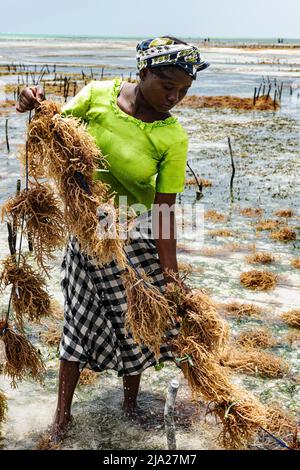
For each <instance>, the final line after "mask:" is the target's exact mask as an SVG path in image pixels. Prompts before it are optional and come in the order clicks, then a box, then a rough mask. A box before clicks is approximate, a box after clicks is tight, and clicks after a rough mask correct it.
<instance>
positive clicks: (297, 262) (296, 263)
mask: <svg viewBox="0 0 300 470" xmlns="http://www.w3.org/2000/svg"><path fill="white" fill-rule="evenodd" d="M291 265H292V266H293V268H296V269H300V258H294V259H292V261H291Z"/></svg>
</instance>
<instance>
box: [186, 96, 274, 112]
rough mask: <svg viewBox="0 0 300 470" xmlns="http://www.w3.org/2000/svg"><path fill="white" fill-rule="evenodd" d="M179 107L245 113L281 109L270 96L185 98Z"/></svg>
mask: <svg viewBox="0 0 300 470" xmlns="http://www.w3.org/2000/svg"><path fill="white" fill-rule="evenodd" d="M179 106H184V107H189V108H195V109H201V108H229V109H235V110H243V111H252V110H257V111H274V110H275V111H276V110H277V109H279V108H280V104H279V102H278V101H274V99H272V98H271V97H270V96H260V97H259V98H257V99H256V100H255V103H254V101H253V98H240V97H238V96H197V95H189V96H185V97H184V98H183V100H182V101H181V102H180V104H179Z"/></svg>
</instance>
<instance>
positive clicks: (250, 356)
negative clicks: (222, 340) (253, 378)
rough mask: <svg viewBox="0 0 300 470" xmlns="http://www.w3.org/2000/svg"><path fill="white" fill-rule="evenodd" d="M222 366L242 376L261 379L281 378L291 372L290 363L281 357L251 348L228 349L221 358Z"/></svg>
mask: <svg viewBox="0 0 300 470" xmlns="http://www.w3.org/2000/svg"><path fill="white" fill-rule="evenodd" d="M220 364H221V365H222V366H224V367H230V368H231V369H234V370H235V371H236V372H239V373H241V374H248V375H260V376H261V377H270V378H279V377H284V376H285V375H286V374H287V373H288V372H289V365H288V363H287V362H286V361H284V360H283V359H281V358H280V357H277V356H275V355H274V354H269V353H266V352H262V351H256V350H255V349H252V350H251V349H249V348H247V349H243V348H240V349H237V348H234V347H230V348H227V349H226V350H224V351H223V353H222V355H221V357H220Z"/></svg>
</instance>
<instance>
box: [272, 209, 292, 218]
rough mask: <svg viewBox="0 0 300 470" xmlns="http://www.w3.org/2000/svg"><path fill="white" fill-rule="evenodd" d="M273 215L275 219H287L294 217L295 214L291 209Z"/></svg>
mask: <svg viewBox="0 0 300 470" xmlns="http://www.w3.org/2000/svg"><path fill="white" fill-rule="evenodd" d="M275 215H276V216H277V217H285V218H288V217H294V215H295V213H294V211H293V209H281V210H279V211H277V212H275Z"/></svg>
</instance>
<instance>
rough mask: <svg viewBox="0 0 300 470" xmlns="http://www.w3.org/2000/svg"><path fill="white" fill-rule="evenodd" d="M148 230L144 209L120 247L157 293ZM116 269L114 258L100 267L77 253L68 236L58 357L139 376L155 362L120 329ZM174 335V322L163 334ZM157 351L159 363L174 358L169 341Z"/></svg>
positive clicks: (159, 281) (159, 279) (121, 295)
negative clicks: (150, 279) (143, 272)
mask: <svg viewBox="0 0 300 470" xmlns="http://www.w3.org/2000/svg"><path fill="white" fill-rule="evenodd" d="M151 232H152V230H151V211H148V212H145V213H143V214H142V215H140V216H139V217H137V219H136V221H135V224H134V228H133V229H132V231H131V232H130V235H131V238H132V239H133V240H132V241H131V243H130V244H129V245H126V247H125V249H126V252H127V254H128V255H129V256H130V259H131V261H132V263H133V264H134V266H135V267H136V268H137V269H139V268H143V269H144V270H145V272H146V273H147V274H148V275H149V276H151V278H152V280H153V284H154V285H156V286H157V287H158V288H159V289H160V291H161V292H163V291H164V289H165V281H164V276H163V274H162V270H161V267H160V264H159V258H158V254H157V250H156V246H155V243H154V240H153V239H152V238H151ZM122 272H124V270H122V269H120V267H118V265H117V264H116V263H115V262H112V263H110V264H107V265H105V266H104V267H102V268H100V267H99V266H98V265H97V263H96V261H94V260H93V259H91V258H89V257H87V256H85V255H83V254H82V253H81V251H80V248H79V244H78V241H77V240H76V238H75V237H72V238H71V239H70V242H69V244H68V246H67V250H66V253H65V256H64V259H63V262H62V271H61V286H62V289H63V294H64V300H65V303H64V328H63V334H62V339H61V343H60V359H64V360H67V361H76V362H79V369H80V370H82V369H83V368H84V367H88V368H90V369H92V370H94V371H97V372H100V371H103V370H105V369H114V370H116V371H117V372H118V375H119V376H123V375H135V374H140V373H141V372H142V371H143V370H145V369H146V368H147V367H149V366H153V365H155V364H156V363H157V361H156V360H155V358H154V355H153V353H152V352H151V351H150V350H149V349H148V348H147V347H146V346H142V347H139V346H137V345H136V343H134V341H133V339H132V335H131V334H130V332H127V331H126V330H125V326H124V316H125V314H126V310H127V301H126V292H125V287H124V285H123V283H122V279H121V274H122ZM177 334H178V324H176V325H174V328H173V329H172V330H169V331H168V332H166V338H172V337H174V336H176V335H177ZM160 352H161V357H160V359H159V362H161V361H166V360H173V359H174V355H173V354H172V352H171V346H170V344H167V343H166V344H162V346H161V349H160Z"/></svg>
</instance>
